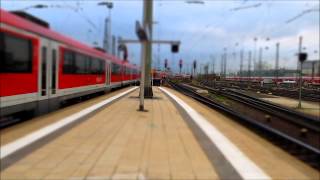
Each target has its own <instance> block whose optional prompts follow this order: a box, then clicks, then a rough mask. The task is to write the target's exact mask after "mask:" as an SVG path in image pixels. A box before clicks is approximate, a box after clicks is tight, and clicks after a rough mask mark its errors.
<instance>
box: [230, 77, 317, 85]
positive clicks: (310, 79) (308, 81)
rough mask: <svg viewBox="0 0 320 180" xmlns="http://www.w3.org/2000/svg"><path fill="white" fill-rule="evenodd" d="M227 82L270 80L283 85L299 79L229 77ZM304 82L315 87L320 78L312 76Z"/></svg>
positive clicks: (303, 79) (304, 79) (304, 78)
mask: <svg viewBox="0 0 320 180" xmlns="http://www.w3.org/2000/svg"><path fill="white" fill-rule="evenodd" d="M226 79H227V80H231V81H249V80H250V81H254V82H261V81H266V80H269V82H274V83H283V82H287V81H291V82H295V83H296V81H297V80H298V79H297V77H278V78H276V77H237V76H234V77H227V78H226ZM302 81H303V82H304V83H307V84H313V85H320V77H319V76H316V77H311V76H303V78H302Z"/></svg>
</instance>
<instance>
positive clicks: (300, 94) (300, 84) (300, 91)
mask: <svg viewBox="0 0 320 180" xmlns="http://www.w3.org/2000/svg"><path fill="white" fill-rule="evenodd" d="M302 64H303V62H300V76H299V104H298V108H299V109H300V108H301V98H302Z"/></svg>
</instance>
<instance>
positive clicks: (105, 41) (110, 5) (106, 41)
mask: <svg viewBox="0 0 320 180" xmlns="http://www.w3.org/2000/svg"><path fill="white" fill-rule="evenodd" d="M98 5H99V6H107V8H108V10H109V11H108V14H109V16H108V17H107V18H106V20H105V31H104V39H103V48H104V50H105V51H106V52H108V53H111V48H110V44H111V43H110V42H111V9H112V8H113V3H112V2H100V3H98Z"/></svg>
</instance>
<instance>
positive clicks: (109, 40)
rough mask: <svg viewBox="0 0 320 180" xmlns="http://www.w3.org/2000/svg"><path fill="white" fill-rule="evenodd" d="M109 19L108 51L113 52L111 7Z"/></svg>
mask: <svg viewBox="0 0 320 180" xmlns="http://www.w3.org/2000/svg"><path fill="white" fill-rule="evenodd" d="M108 19H109V21H108V53H110V52H111V48H110V44H111V38H112V37H111V8H109V18H108Z"/></svg>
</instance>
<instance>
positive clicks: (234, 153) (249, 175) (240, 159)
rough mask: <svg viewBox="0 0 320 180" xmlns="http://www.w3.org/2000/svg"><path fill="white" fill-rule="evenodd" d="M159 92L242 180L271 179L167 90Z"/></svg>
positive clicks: (202, 118)
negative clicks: (175, 104)
mask: <svg viewBox="0 0 320 180" xmlns="http://www.w3.org/2000/svg"><path fill="white" fill-rule="evenodd" d="M159 88H160V90H161V91H163V92H164V93H166V94H167V95H169V97H171V98H172V99H173V100H174V101H176V102H177V103H178V104H179V105H180V106H181V107H182V108H183V109H184V110H185V111H186V112H187V114H188V115H189V116H190V117H191V119H192V120H193V121H194V122H195V123H196V124H197V125H198V126H199V127H200V129H201V130H202V131H203V132H204V133H205V134H206V135H207V136H208V138H209V139H210V140H211V141H212V143H214V144H215V146H216V147H217V148H218V149H219V151H220V152H221V153H222V154H223V155H224V156H225V158H226V159H227V160H228V161H229V163H230V164H231V165H232V166H233V168H234V169H235V170H236V171H237V172H238V173H239V175H240V176H241V177H242V178H243V179H271V177H270V176H268V175H267V174H266V173H265V172H264V171H263V170H262V169H260V168H259V167H258V166H257V165H256V164H255V163H254V162H252V161H251V160H250V159H249V158H248V157H247V156H246V155H245V154H244V153H243V152H241V151H240V150H239V149H238V148H237V147H236V146H235V145H234V144H233V143H232V142H231V141H230V140H229V139H228V138H226V137H225V136H224V135H223V134H222V133H221V132H220V131H219V130H218V129H217V128H215V127H214V126H213V125H212V124H211V123H209V122H208V120H206V119H205V118H204V117H203V116H201V115H200V114H199V113H198V112H196V111H195V110H194V109H193V108H191V107H190V106H189V105H188V104H187V103H185V102H184V101H182V100H181V99H180V98H178V97H177V96H175V95H174V94H172V93H170V92H169V91H168V90H166V89H164V88H161V87H159Z"/></svg>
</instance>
